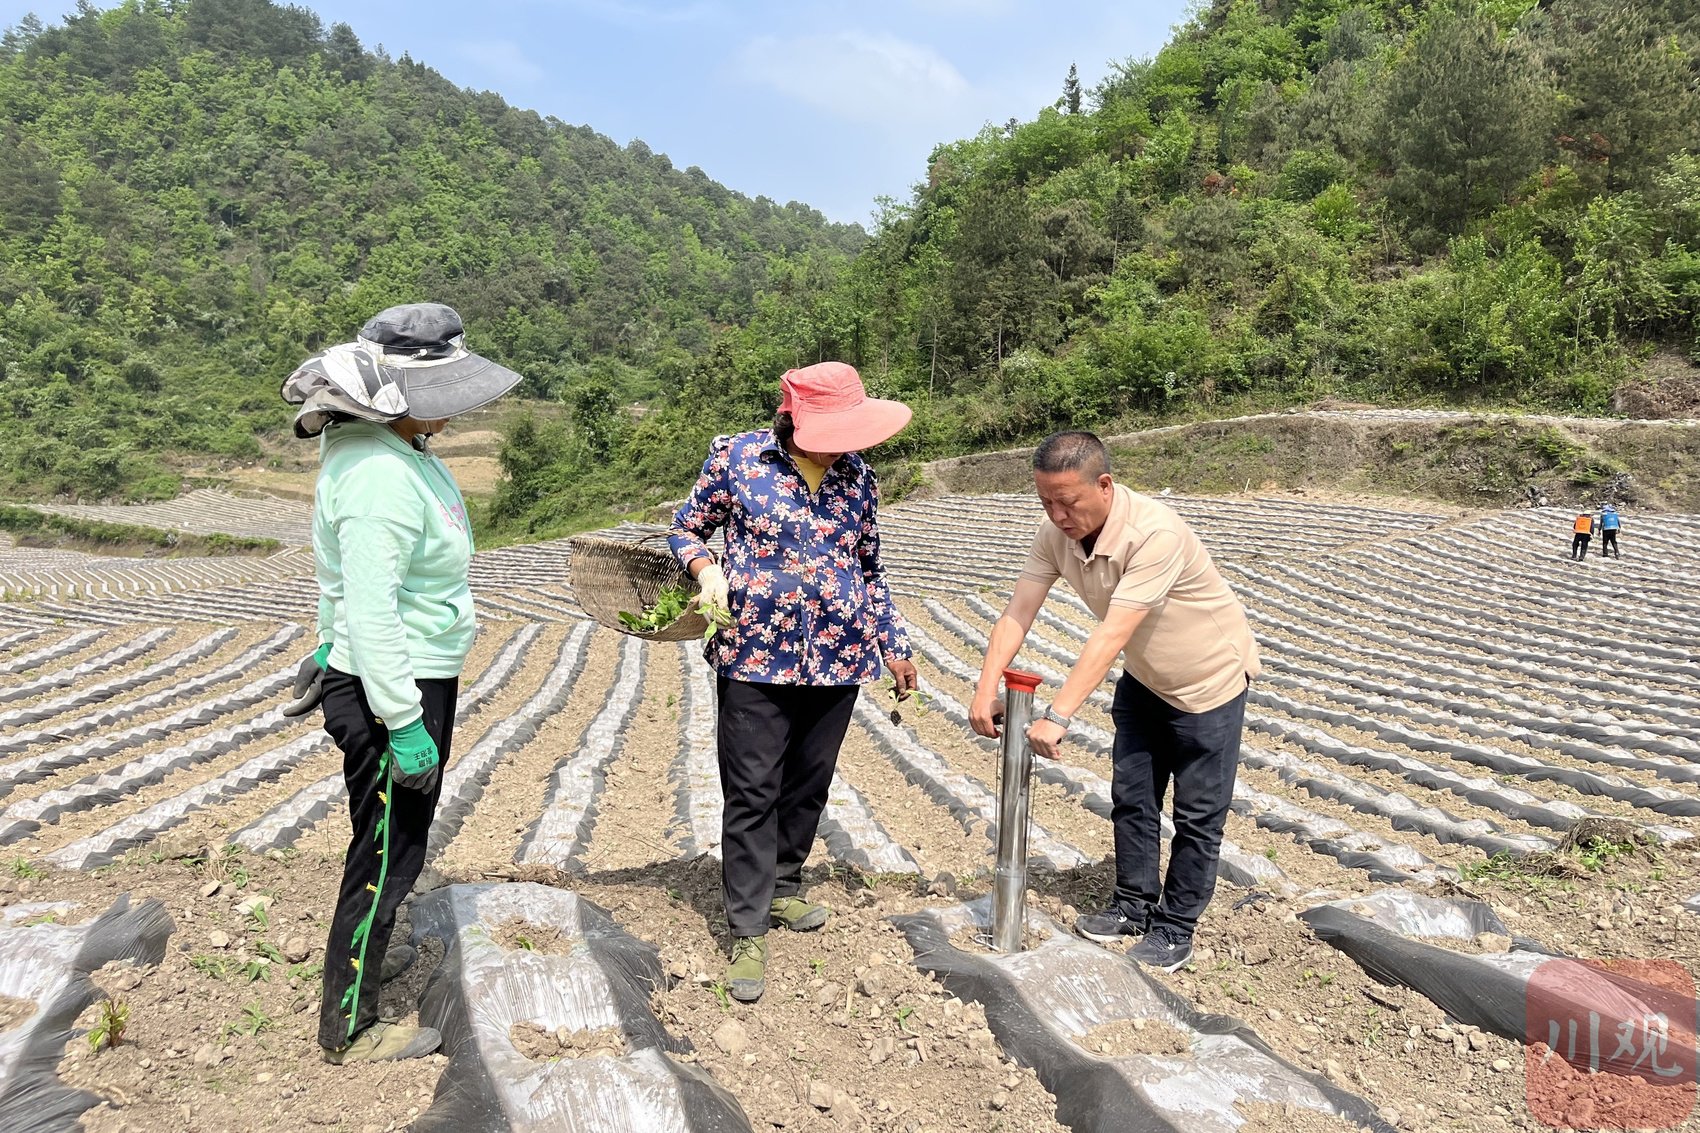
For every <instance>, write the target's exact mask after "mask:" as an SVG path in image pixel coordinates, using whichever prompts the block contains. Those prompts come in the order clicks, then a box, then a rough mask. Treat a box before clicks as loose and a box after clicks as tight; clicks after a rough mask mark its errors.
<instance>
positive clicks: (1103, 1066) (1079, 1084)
mask: <svg viewBox="0 0 1700 1133" xmlns="http://www.w3.org/2000/svg"><path fill="white" fill-rule="evenodd" d="M990 920H991V904H990V899H989V898H982V899H981V900H979V901H975V902H973V903H971V904H968V905H955V906H949V907H945V908H936V909H929V910H926V911H925V912H922V913H917V914H914V915H910V916H903V917H895V918H893V922H894V923H895V924H896V925H897V926H898V927H899V928H901V929H902V930H903V933H904V935H905V936H906V937H907V938H908V940H909V945H910V947H911V948H913V949H914V950H915V956H916V960H915V963H916V965H917V966H918V967H919V968H920V969H921V970H922V971H925V972H930V973H933V974H935V975H937V976H938V977H939V978H940V979H941V980H942V981H943V983H944V986H945V988H946V990H948V991H950V992H951V993H952V994H954V995H957V996H959V997H961V998H963V999H973V1000H976V1001H978V1002H979V1003H981V1004H983V1005H984V1006H985V1009H986V1019H987V1022H988V1023H990V1025H991V1028H992V1031H993V1033H994V1034H996V1035H997V1038H998V1042H999V1043H1001V1044H1002V1046H1003V1049H1004V1050H1005V1051H1007V1052H1008V1053H1009V1055H1010V1056H1011V1057H1013V1058H1015V1059H1017V1060H1018V1061H1020V1062H1022V1063H1024V1064H1026V1065H1028V1066H1032V1067H1034V1068H1035V1069H1036V1070H1037V1071H1038V1074H1039V1080H1040V1081H1041V1082H1043V1083H1044V1084H1045V1088H1046V1089H1048V1090H1050V1091H1051V1093H1053V1094H1054V1095H1056V1098H1057V1119H1058V1120H1059V1121H1061V1122H1063V1123H1065V1124H1067V1125H1069V1126H1070V1127H1072V1128H1073V1129H1074V1130H1075V1133H1112V1131H1113V1133H1236V1131H1237V1130H1239V1129H1240V1128H1241V1127H1242V1126H1243V1125H1244V1123H1245V1120H1246V1118H1245V1115H1244V1114H1243V1113H1241V1112H1239V1111H1237V1110H1236V1109H1235V1103H1236V1102H1244V1103H1248V1104H1249V1103H1254V1102H1267V1103H1271V1104H1277V1105H1282V1104H1284V1105H1292V1106H1298V1107H1303V1108H1306V1109H1314V1110H1317V1111H1318V1112H1320V1113H1325V1114H1333V1115H1337V1116H1340V1117H1343V1118H1346V1119H1347V1120H1350V1121H1353V1122H1356V1123H1357V1124H1358V1125H1359V1126H1361V1127H1366V1128H1368V1129H1371V1130H1374V1131H1375V1133H1392V1128H1393V1127H1392V1126H1390V1125H1388V1124H1387V1123H1386V1122H1385V1121H1383V1120H1382V1119H1381V1118H1380V1117H1379V1116H1377V1114H1376V1112H1375V1107H1374V1106H1372V1105H1371V1104H1370V1103H1369V1102H1368V1101H1366V1100H1365V1099H1363V1098H1361V1097H1358V1096H1357V1095H1355V1094H1351V1093H1349V1092H1347V1091H1345V1090H1341V1089H1339V1088H1338V1087H1336V1086H1334V1085H1332V1084H1331V1083H1329V1082H1328V1081H1327V1080H1326V1079H1324V1078H1322V1077H1320V1076H1319V1075H1316V1074H1312V1073H1310V1072H1308V1071H1305V1070H1301V1069H1300V1068H1298V1067H1296V1066H1294V1065H1292V1064H1291V1063H1289V1062H1287V1061H1285V1060H1284V1059H1282V1058H1280V1057H1279V1056H1277V1055H1276V1054H1275V1053H1274V1051H1272V1050H1271V1049H1270V1048H1269V1047H1268V1046H1267V1045H1265V1043H1264V1042H1263V1040H1262V1039H1260V1038H1258V1036H1257V1035H1256V1034H1255V1033H1254V1032H1253V1031H1252V1030H1251V1028H1249V1027H1248V1026H1246V1025H1245V1024H1244V1023H1242V1022H1240V1021H1239V1020H1237V1019H1234V1018H1231V1017H1229V1016H1225V1015H1211V1014H1206V1013H1203V1012H1200V1011H1198V1010H1197V1009H1196V1008H1195V1007H1193V1006H1192V1004H1190V1003H1189V1002H1187V1001H1186V1000H1185V999H1184V998H1182V997H1181V996H1179V995H1176V994H1175V993H1174V992H1172V991H1170V990H1169V989H1168V988H1166V987H1164V986H1163V985H1162V984H1161V983H1159V982H1157V981H1156V980H1155V979H1153V978H1151V977H1150V976H1149V975H1147V974H1146V973H1145V972H1143V971H1141V969H1140V967H1139V965H1138V964H1137V963H1136V962H1134V961H1132V960H1129V959H1127V958H1126V957H1123V956H1118V955H1115V954H1114V953H1112V952H1110V951H1108V950H1106V949H1103V948H1099V947H1096V946H1094V945H1092V944H1088V943H1087V942H1085V941H1083V940H1080V939H1078V938H1077V937H1073V936H1070V935H1069V934H1068V933H1066V932H1064V931H1063V930H1062V929H1061V928H1060V927H1058V926H1057V925H1056V924H1055V923H1053V922H1051V921H1050V920H1048V919H1046V918H1044V917H1041V916H1038V915H1037V914H1035V913H1033V912H1031V911H1029V915H1028V922H1027V923H1028V929H1029V931H1030V932H1037V933H1038V934H1039V935H1041V936H1042V937H1043V938H1044V939H1043V941H1042V942H1041V943H1040V944H1039V945H1037V946H1036V947H1033V948H1030V949H1027V950H1025V951H1022V952H1017V953H1012V954H1008V955H997V954H976V953H972V952H967V951H964V950H962V949H959V948H956V947H954V946H953V945H952V944H951V938H952V936H955V935H960V934H961V933H963V932H970V933H972V932H977V931H978V932H984V931H985V930H986V929H987V928H988V927H989V925H990ZM1137 1019H1143V1020H1147V1021H1154V1022H1158V1023H1160V1024H1164V1025H1166V1026H1169V1027H1173V1028H1175V1029H1176V1030H1177V1031H1179V1032H1180V1033H1181V1034H1183V1035H1185V1036H1186V1039H1187V1046H1188V1049H1187V1050H1186V1051H1185V1052H1184V1053H1178V1054H1127V1055H1120V1056H1116V1057H1110V1056H1107V1055H1100V1054H1094V1053H1091V1052H1089V1051H1087V1050H1084V1049H1082V1047H1081V1046H1080V1045H1079V1044H1078V1043H1077V1042H1076V1041H1075V1040H1077V1039H1080V1038H1082V1037H1084V1036H1085V1035H1087V1034H1088V1033H1090V1032H1091V1031H1093V1030H1094V1029H1096V1028H1098V1027H1101V1026H1104V1025H1106V1024H1111V1023H1116V1022H1120V1021H1131V1020H1137Z"/></svg>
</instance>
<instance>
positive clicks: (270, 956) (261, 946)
mask: <svg viewBox="0 0 1700 1133" xmlns="http://www.w3.org/2000/svg"><path fill="white" fill-rule="evenodd" d="M254 951H256V952H258V953H259V954H260V955H261V956H264V957H265V958H266V959H267V960H270V961H271V962H272V963H274V964H281V963H283V953H282V952H280V951H279V950H278V947H277V945H275V944H272V943H270V942H269V941H265V940H262V941H260V942H259V943H258V944H256V945H254Z"/></svg>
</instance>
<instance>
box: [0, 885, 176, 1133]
mask: <svg viewBox="0 0 1700 1133" xmlns="http://www.w3.org/2000/svg"><path fill="white" fill-rule="evenodd" d="M59 907H62V906H59ZM55 908H56V906H54V905H52V904H51V903H47V904H33V905H13V906H11V907H10V908H8V909H6V910H4V912H3V913H0V995H6V996H10V997H13V998H16V999H23V1000H31V1001H33V1002H34V1003H35V1004H36V1011H35V1014H34V1015H32V1016H31V1017H30V1018H29V1019H28V1020H26V1021H25V1022H23V1023H22V1024H20V1025H18V1026H16V1027H14V1028H12V1029H11V1030H9V1031H4V1032H0V1129H4V1130H6V1133H75V1131H76V1130H77V1129H79V1128H80V1125H79V1123H78V1120H77V1119H78V1116H79V1115H80V1114H82V1112H83V1111H84V1110H87V1109H89V1108H90V1107H92V1106H94V1105H95V1104H96V1103H97V1102H99V1101H100V1098H99V1097H98V1096H96V1095H94V1094H91V1093H89V1092H87V1091H85V1090H74V1089H71V1088H69V1087H67V1086H65V1085H64V1084H63V1083H61V1082H60V1081H59V1079H58V1077H57V1076H56V1072H55V1068H56V1067H57V1066H58V1065H59V1060H60V1058H62V1057H63V1056H64V1052H65V1044H66V1042H68V1041H69V1040H70V1039H71V1038H72V1027H73V1026H74V1025H75V1022H76V1019H77V1016H78V1015H80V1014H82V1012H83V1009H84V1008H86V1007H87V1006H88V1005H89V1004H91V1003H93V1002H94V1001H95V999H96V998H97V995H98V993H97V990H96V988H95V986H94V983H93V981H91V980H90V979H89V974H90V973H91V972H94V971H97V970H98V969H100V968H102V967H104V966H105V965H107V964H110V963H112V962H114V961H119V960H132V961H134V962H135V963H137V964H157V963H159V962H160V961H161V960H163V959H164V958H165V942H166V939H167V938H168V937H169V936H170V935H171V933H172V932H173V930H174V929H175V928H176V926H175V925H174V924H173V923H172V920H171V917H170V916H169V915H168V914H167V913H166V911H165V906H164V905H162V904H160V903H159V902H158V901H154V900H148V901H143V902H141V903H140V904H139V905H136V906H134V907H132V906H131V904H130V898H129V896H128V895H127V894H126V895H125V896H122V897H120V898H118V900H117V901H116V902H114V903H113V905H112V907H111V908H110V909H108V910H107V911H106V912H105V913H102V914H101V915H100V916H99V917H98V918H96V919H95V920H93V921H90V922H88V923H85V924H80V925H62V924H55V923H52V922H50V921H43V922H40V923H36V924H25V923H23V922H25V921H27V920H30V919H31V918H34V917H36V916H38V915H41V914H43V913H46V912H51V911H54V909H55Z"/></svg>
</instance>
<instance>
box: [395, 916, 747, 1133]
mask: <svg viewBox="0 0 1700 1133" xmlns="http://www.w3.org/2000/svg"><path fill="white" fill-rule="evenodd" d="M412 921H413V935H414V940H415V942H416V943H418V942H420V941H423V940H424V939H426V938H435V939H438V940H441V941H443V942H444V946H445V954H444V956H443V961H442V963H441V964H439V965H438V967H437V970H436V971H435V972H434V973H433V974H432V976H431V980H430V982H429V983H428V984H427V985H426V987H425V992H424V995H423V997H422V998H421V1000H420V1005H419V1019H420V1022H421V1023H423V1024H425V1025H427V1026H431V1027H436V1028H437V1029H438V1030H440V1031H441V1032H442V1033H443V1051H444V1053H446V1054H447V1055H448V1056H449V1065H448V1067H447V1068H446V1070H445V1071H444V1073H443V1075H442V1078H441V1079H440V1080H439V1081H438V1085H437V1092H436V1097H435V1099H434V1100H433V1102H432V1105H431V1107H430V1109H428V1110H427V1111H426V1112H425V1113H423V1114H422V1115H420V1117H419V1118H418V1119H417V1120H416V1121H415V1122H414V1124H413V1126H412V1127H411V1128H412V1129H413V1131H414V1133H545V1131H547V1133H593V1131H594V1133H602V1131H611V1130H616V1129H618V1130H628V1129H632V1130H635V1129H677V1130H684V1131H687V1133H751V1131H750V1123H749V1119H748V1118H747V1117H746V1116H745V1115H744V1111H743V1108H742V1107H741V1106H740V1105H739V1104H738V1102H737V1101H736V1100H735V1099H734V1098H733V1097H732V1095H731V1094H729V1093H727V1092H726V1090H725V1089H723V1088H722V1087H721V1086H720V1085H719V1084H717V1083H716V1082H715V1081H714V1080H713V1079H712V1078H710V1077H708V1075H706V1074H704V1073H703V1072H702V1071H700V1070H698V1069H697V1068H696V1067H694V1066H691V1065H688V1064H685V1063H681V1062H678V1061H676V1060H675V1059H672V1058H669V1057H668V1054H669V1052H673V1053H682V1052H685V1051H688V1050H689V1049H690V1045H689V1044H688V1043H686V1042H685V1041H683V1040H681V1039H677V1038H674V1037H673V1036H672V1035H670V1034H668V1032H667V1030H666V1028H664V1027H663V1026H662V1025H661V1022H660V1020H658V1019H657V1018H656V1017H655V1015H654V1013H653V1012H651V1010H650V1008H649V1001H650V994H651V992H652V990H653V989H654V988H655V987H656V986H657V985H658V984H661V983H663V982H664V981H665V980H666V974H665V973H664V972H663V970H662V967H661V962H660V959H659V954H658V952H657V950H656V949H655V947H654V946H652V945H650V944H646V943H644V942H643V941H640V940H638V939H637V938H635V937H633V936H631V935H629V934H628V933H626V932H625V931H624V930H622V929H620V928H619V927H618V926H617V925H615V924H614V922H613V920H612V919H611V918H610V917H609V916H608V914H607V913H605V912H603V911H602V910H601V909H599V908H597V907H596V906H595V905H592V904H590V903H589V902H587V901H583V900H580V899H579V898H578V897H577V896H576V895H574V894H572V893H569V892H566V891H564V890H560V889H553V888H550V887H548V886H545V885H535V884H532V883H529V882H514V883H507V884H494V885H454V886H449V887H447V888H443V889H437V890H433V891H432V892H430V893H426V894H422V895H421V896H419V897H417V898H415V900H414V902H413V912H412ZM514 921H519V922H523V923H524V924H525V925H527V926H538V928H539V930H544V931H547V932H549V933H550V934H552V944H551V946H550V947H536V948H526V947H522V946H518V945H516V946H513V947H509V946H506V945H504V944H503V943H501V942H500V941H499V940H498V939H497V936H498V935H500V934H499V933H498V931H497V930H499V929H500V928H501V927H502V926H504V925H508V924H510V923H511V922H514ZM515 1024H535V1025H537V1026H539V1027H541V1028H543V1029H544V1030H545V1031H556V1030H558V1029H563V1028H564V1029H565V1030H566V1031H568V1032H582V1031H605V1030H617V1031H618V1033H619V1035H620V1037H621V1039H622V1041H623V1046H624V1048H625V1051H626V1053H624V1054H621V1055H619V1056H617V1057H615V1056H608V1057H587V1058H574V1057H561V1058H555V1059H548V1060H536V1059H532V1058H529V1057H527V1056H526V1055H525V1054H524V1053H522V1052H521V1051H520V1050H519V1048H517V1047H516V1046H515V1045H514V1042H513V1039H512V1037H511V1033H512V1029H513V1027H514V1025H515Z"/></svg>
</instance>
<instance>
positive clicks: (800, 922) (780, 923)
mask: <svg viewBox="0 0 1700 1133" xmlns="http://www.w3.org/2000/svg"><path fill="white" fill-rule="evenodd" d="M831 915H832V910H831V909H829V908H827V907H826V906H825V905H814V904H810V903H809V902H808V901H805V900H803V899H802V898H801V897H775V898H774V899H773V905H772V906H771V907H770V908H769V909H768V917H769V920H770V923H771V924H772V925H773V927H774V928H788V929H790V930H791V931H792V932H808V931H809V930H811V929H817V928H819V927H820V926H821V925H823V924H825V923H826V918H827V917H830V916H831Z"/></svg>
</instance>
